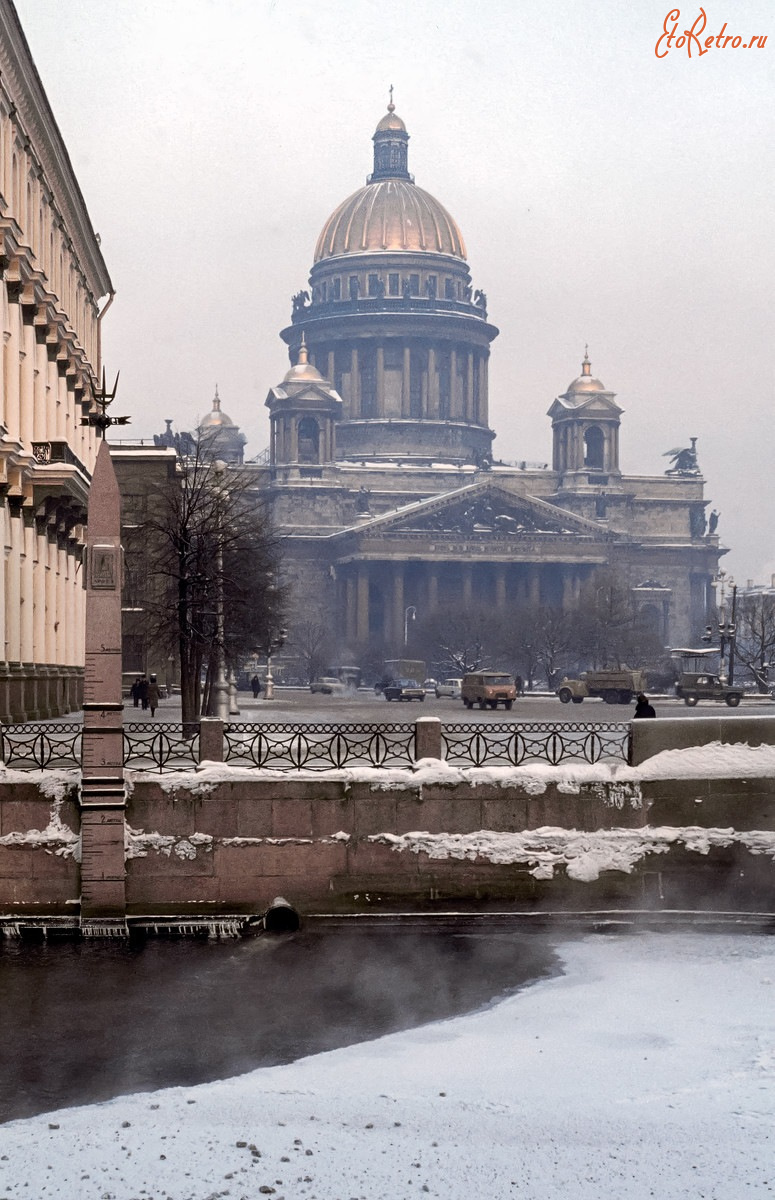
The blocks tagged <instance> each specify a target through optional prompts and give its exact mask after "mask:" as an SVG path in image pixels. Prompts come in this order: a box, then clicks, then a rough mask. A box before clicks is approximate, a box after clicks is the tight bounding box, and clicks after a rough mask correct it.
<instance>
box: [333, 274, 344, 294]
mask: <svg viewBox="0 0 775 1200" xmlns="http://www.w3.org/2000/svg"><path fill="white" fill-rule="evenodd" d="M331 291H332V296H331V298H332V300H341V299H342V281H341V279H340V278H339V276H338V275H337V277H336V279H335V280H334V282H333V283H332V284H331Z"/></svg>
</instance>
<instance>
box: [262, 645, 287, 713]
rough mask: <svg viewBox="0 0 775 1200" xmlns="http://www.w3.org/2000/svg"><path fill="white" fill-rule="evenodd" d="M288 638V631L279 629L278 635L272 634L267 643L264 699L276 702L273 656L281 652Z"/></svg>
mask: <svg viewBox="0 0 775 1200" xmlns="http://www.w3.org/2000/svg"><path fill="white" fill-rule="evenodd" d="M287 636H288V630H287V629H278V630H277V632H276V633H270V635H269V639H268V641H267V643H266V683H265V685H264V699H265V700H274V678H273V676H272V655H273V654H274V652H275V650H280V649H281V648H282V647H283V646H284V645H285V639H286V638H287Z"/></svg>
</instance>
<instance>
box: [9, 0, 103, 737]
mask: <svg viewBox="0 0 775 1200" xmlns="http://www.w3.org/2000/svg"><path fill="white" fill-rule="evenodd" d="M0 228H1V229H2V251H1V252H0V306H1V309H2V329H3V354H2V356H0V529H1V530H2V539H3V547H4V555H3V560H2V578H1V579H0V645H2V647H3V655H2V661H0V721H3V722H13V721H19V720H31V719H36V718H42V717H48V716H54V715H59V714H61V713H64V712H68V711H71V710H73V709H75V708H78V707H79V706H80V703H81V681H82V674H83V661H84V592H83V586H82V579H81V575H80V567H81V556H82V548H83V544H84V526H85V520H86V504H87V498H88V491H89V481H90V478H91V472H92V469H93V465H94V461H95V457H96V449H97V441H96V437H97V431H96V430H95V429H94V428H92V427H90V426H88V425H83V424H82V423H81V422H82V418H83V417H84V416H88V415H89V414H90V413H92V412H96V411H97V410H96V407H95V401H94V394H95V390H96V389H97V387H98V383H97V381H98V376H99V371H100V321H101V318H102V316H103V315H104V312H105V311H106V308H107V305H108V304H109V302H110V299H111V298H112V295H113V287H112V284H111V281H110V277H109V275H108V271H107V268H106V265H105V262H104V260H103V257H102V253H101V251H100V247H99V239H98V237H97V235H96V234H95V232H94V229H93V228H92V224H91V221H90V218H89V214H88V212H87V209H86V205H85V202H84V199H83V196H82V194H81V190H80V188H79V185H78V181H77V179H76V177H75V173H74V171H73V167H72V164H71V162H70V159H69V157H68V153H67V149H66V147H65V145H64V142H63V140H62V136H61V134H60V132H59V129H58V127H57V124H56V120H55V118H54V115H53V113H52V111H51V107H50V105H49V103H48V100H47V98H46V94H45V92H44V90H43V86H42V83H41V80H40V77H39V76H38V73H37V70H36V69H35V65H34V62H33V60H32V56H31V54H30V50H29V47H28V45H27V42H26V40H25V37H24V33H23V31H22V28H21V25H20V23H19V19H18V16H17V14H16V10H15V8H14V6H13V4H12V3H10V0H0Z"/></svg>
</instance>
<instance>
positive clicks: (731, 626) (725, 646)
mask: <svg viewBox="0 0 775 1200" xmlns="http://www.w3.org/2000/svg"><path fill="white" fill-rule="evenodd" d="M716 582H717V583H718V584H720V587H721V594H720V597H719V610H718V612H719V620H718V633H719V678H720V679H721V680H722V682H724V683H734V681H735V638H736V636H737V585H736V584H735V581H734V580H733V579H732V576H731V575H729V576H728V575H727V573H726V571H719V574H718V579H717V580H716ZM727 588H731V591H732V606H731V611H730V616H729V620H727ZM711 638H712V631H711V626H710V625H708V627H707V629H706V632H705V637H704V638H703V641H706V642H709V641H710V640H711ZM727 650H729V670H728V671H727V672H726V673H725V671H724V659H725V657H726V654H727Z"/></svg>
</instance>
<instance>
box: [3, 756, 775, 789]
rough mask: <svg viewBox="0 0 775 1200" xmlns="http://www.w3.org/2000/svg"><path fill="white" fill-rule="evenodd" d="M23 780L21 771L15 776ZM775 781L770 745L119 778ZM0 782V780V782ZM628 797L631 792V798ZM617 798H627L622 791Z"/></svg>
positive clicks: (175, 782)
mask: <svg viewBox="0 0 775 1200" xmlns="http://www.w3.org/2000/svg"><path fill="white" fill-rule="evenodd" d="M17 774H18V775H20V776H21V777H24V778H28V776H24V775H23V773H21V772H17ZM769 776H772V777H775V746H749V745H747V744H745V743H735V744H727V743H721V742H710V743H708V744H707V745H704V746H690V747H686V748H685V749H681V750H663V751H662V752H661V753H660V754H656V755H654V757H653V758H649V759H646V761H645V762H643V763H641V764H640V765H639V766H637V767H630V766H628V765H627V764H626V763H624V762H598V763H585V762H577V761H570V762H563V763H559V764H558V765H557V766H552V765H551V764H550V763H543V762H534V761H531V762H528V763H524V764H523V765H521V766H519V767H512V766H489V767H459V766H453V765H451V764H450V763H447V762H446V761H445V760H444V759H438V758H423V759H420V760H419V761H418V762H416V763H415V764H413V765H409V764H407V766H405V767H361V766H358V767H342V768H340V769H332V770H330V771H311V770H310V771H305V770H300V771H288V770H273V769H271V768H264V767H245V766H233V765H231V764H230V763H214V762H207V761H205V762H201V763H199V764H198V765H197V766H196V767H194V768H192V769H191V770H185V771H167V772H164V773H160V772H159V771H133V772H127V777H128V778H127V782H128V791H131V788H132V786H133V785H134V783H135V782H140V781H142V782H147V783H156V784H158V786H159V787H160V788H161V789H162V790H163V791H164V792H167V793H168V794H170V795H171V796H172V797H173V799H174V798H175V794H176V793H177V792H186V793H187V794H189V795H193V796H202V797H206V796H207V795H209V794H211V793H212V792H213V791H214V790H215V788H216V787H217V786H218V784H220V783H235V782H238V781H244V780H249V779H260V780H264V781H266V780H277V781H282V782H286V783H287V782H289V781H292V780H298V781H303V782H310V781H313V780H318V781H320V780H323V779H325V780H327V781H329V782H330V781H332V780H334V781H338V782H341V783H344V784H353V783H366V784H369V785H370V786H371V787H373V788H377V789H379V790H383V791H401V790H404V789H408V788H416V787H417V785H418V784H420V785H421V786H431V785H442V786H444V785H446V786H455V785H456V784H468V785H469V786H471V787H477V786H482V785H486V784H487V785H490V786H494V787H502V788H506V787H515V786H516V787H520V788H522V790H523V791H526V792H528V793H530V794H535V795H540V794H541V793H542V792H544V791H546V789H547V787H550V786H553V787H556V788H557V789H558V790H559V791H561V792H567V793H570V794H573V793H577V792H579V791H580V789H581V788H582V787H589V786H593V785H595V784H602V785H611V784H621V785H638V784H640V783H643V782H645V781H648V780H656V779H757V778H767V777H769ZM0 779H1V777H0ZM634 794H635V792H633V795H634ZM622 795H623V796H625V797H626V796H627V795H628V790H627V788H626V787H625V788H624V790H623V792H622Z"/></svg>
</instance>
